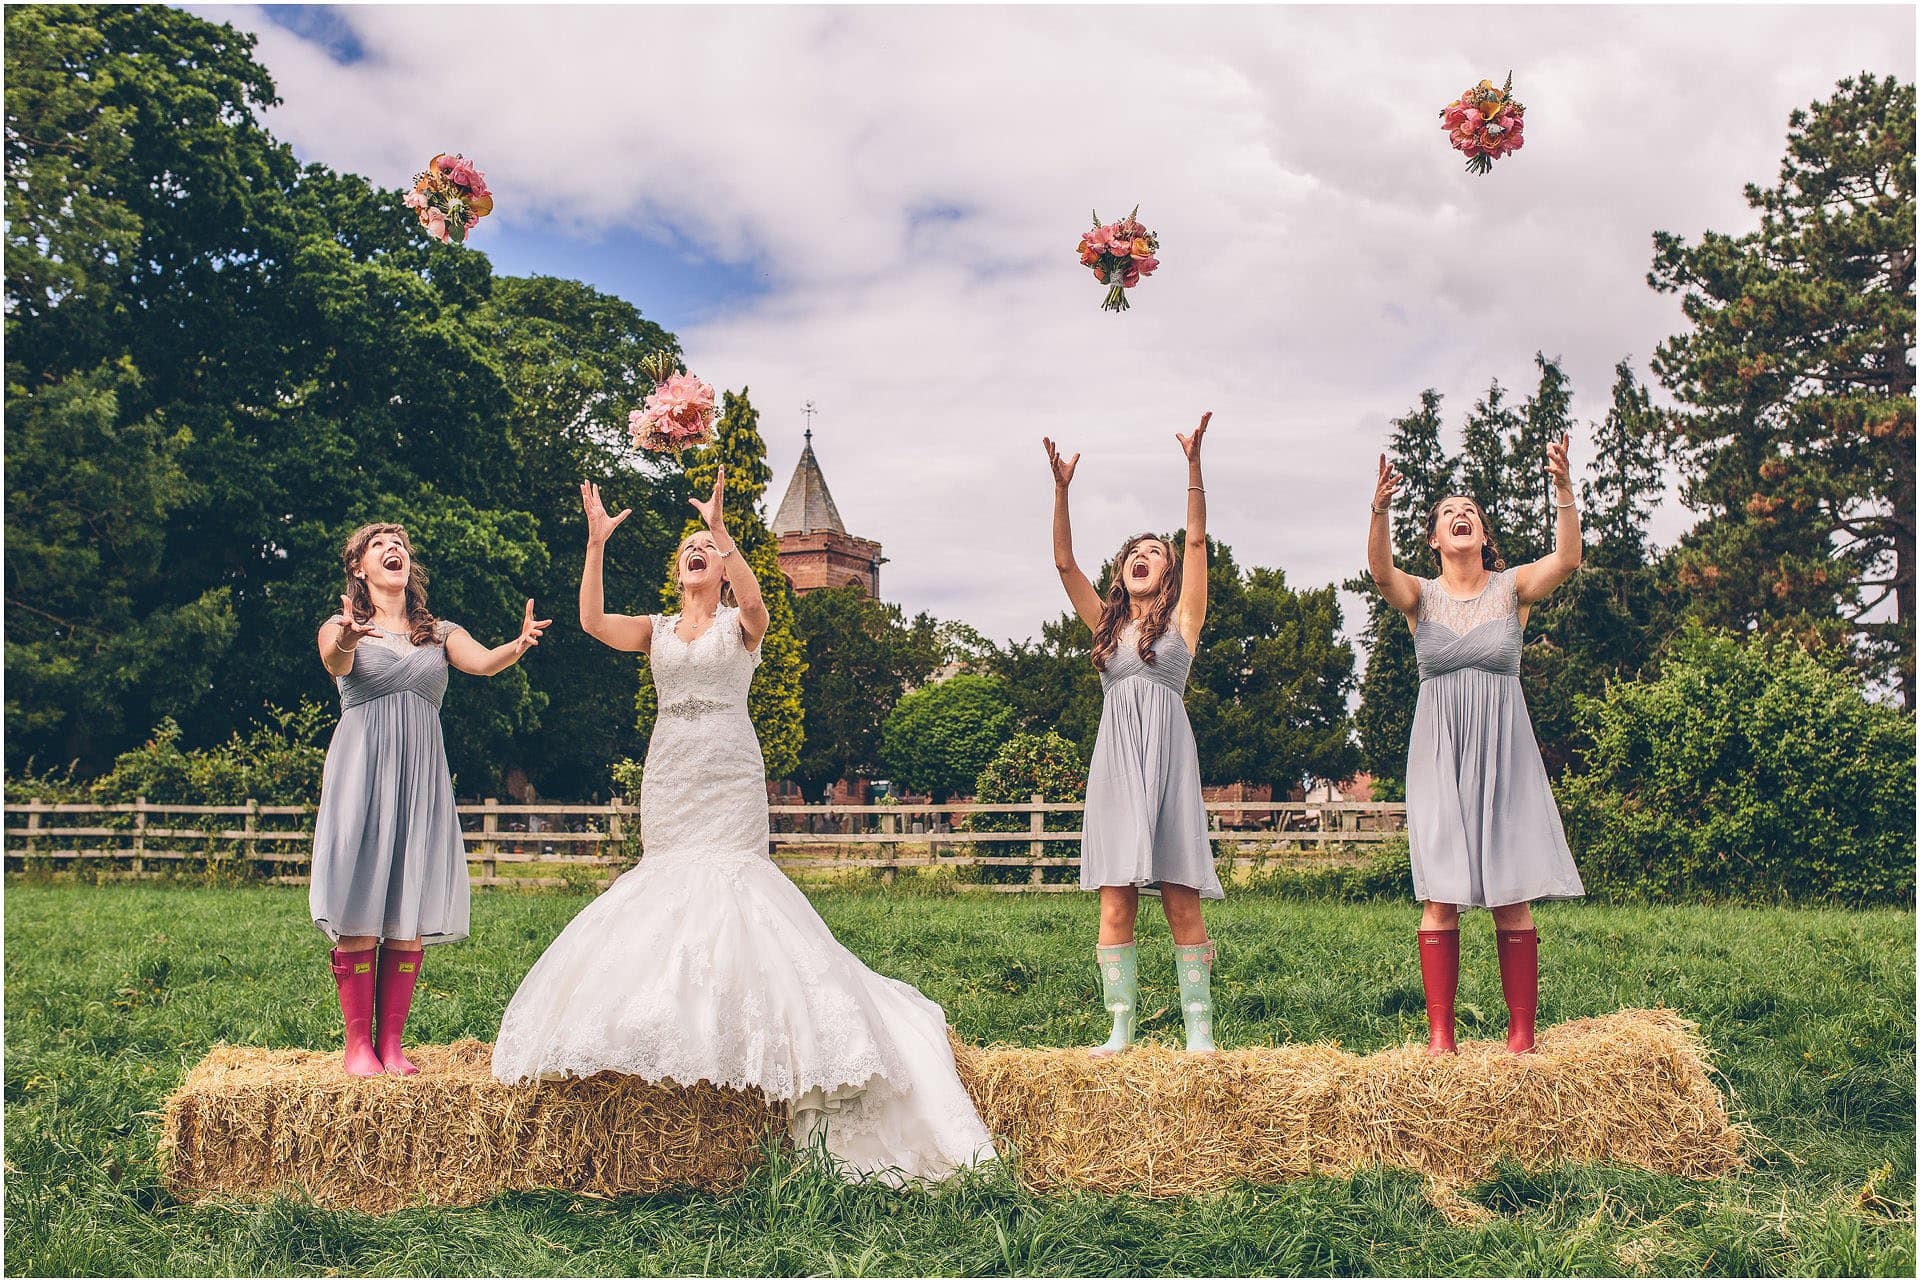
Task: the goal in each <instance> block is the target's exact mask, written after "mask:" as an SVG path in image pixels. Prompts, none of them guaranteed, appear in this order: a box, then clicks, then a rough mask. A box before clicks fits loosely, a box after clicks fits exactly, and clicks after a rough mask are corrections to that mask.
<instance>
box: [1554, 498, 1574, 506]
mask: <svg viewBox="0 0 1920 1282" xmlns="http://www.w3.org/2000/svg"><path fill="white" fill-rule="evenodd" d="M1573 502H1574V501H1573V500H1572V499H1568V500H1567V501H1566V502H1565V503H1562V502H1561V501H1560V500H1559V499H1555V500H1554V501H1553V505H1554V506H1555V507H1572V506H1573Z"/></svg>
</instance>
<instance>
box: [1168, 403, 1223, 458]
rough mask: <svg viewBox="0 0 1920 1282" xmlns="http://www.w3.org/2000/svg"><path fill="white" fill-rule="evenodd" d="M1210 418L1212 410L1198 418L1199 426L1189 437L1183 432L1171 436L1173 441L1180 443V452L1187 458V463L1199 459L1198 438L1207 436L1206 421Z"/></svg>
mask: <svg viewBox="0 0 1920 1282" xmlns="http://www.w3.org/2000/svg"><path fill="white" fill-rule="evenodd" d="M1212 417H1213V411H1212V410H1208V411H1207V412H1206V413H1205V414H1202V415H1201V416H1200V426H1198V427H1196V428H1194V429H1193V434H1192V435H1190V436H1189V435H1187V434H1186V433H1183V432H1175V433H1174V434H1173V439H1174V440H1176V441H1178V442H1180V451H1181V453H1183V454H1185V455H1186V456H1187V462H1189V463H1192V462H1195V461H1197V460H1198V459H1199V457H1200V438H1201V437H1203V436H1205V435H1206V434H1207V420H1209V419H1211V418H1212Z"/></svg>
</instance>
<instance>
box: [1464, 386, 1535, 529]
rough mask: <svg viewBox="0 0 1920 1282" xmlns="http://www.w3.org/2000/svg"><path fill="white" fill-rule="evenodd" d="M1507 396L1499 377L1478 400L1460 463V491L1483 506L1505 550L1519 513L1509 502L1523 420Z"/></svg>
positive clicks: (1491, 526)
mask: <svg viewBox="0 0 1920 1282" xmlns="http://www.w3.org/2000/svg"><path fill="white" fill-rule="evenodd" d="M1506 397H1507V391H1506V389H1505V388H1504V387H1501V386H1500V380H1499V379H1497V378H1496V379H1494V380H1493V382H1492V384H1491V385H1489V386H1488V388H1487V394H1486V395H1485V396H1484V397H1482V398H1481V399H1480V400H1479V401H1477V402H1475V404H1474V407H1473V412H1472V413H1471V414H1469V415H1467V423H1466V429H1465V431H1464V432H1463V433H1462V434H1461V438H1460V464H1459V470H1460V489H1461V491H1462V492H1463V493H1465V494H1466V495H1467V496H1468V497H1469V498H1471V499H1472V500H1473V501H1474V502H1475V503H1478V504H1479V505H1480V510H1481V512H1483V513H1484V514H1485V515H1486V519H1487V526H1488V528H1489V529H1491V530H1492V531H1493V534H1494V537H1495V538H1496V539H1497V540H1499V541H1500V542H1501V543H1502V545H1503V550H1504V544H1505V541H1506V534H1507V527H1508V525H1510V524H1511V523H1512V522H1513V520H1514V518H1515V517H1516V515H1517V513H1515V512H1514V511H1512V510H1511V503H1510V499H1511V497H1512V495H1513V493H1514V485H1513V482H1512V475H1511V473H1512V466H1513V448H1512V442H1513V439H1514V437H1515V436H1516V435H1518V434H1519V431H1520V426H1521V421H1522V420H1521V417H1520V415H1519V413H1518V412H1517V411H1516V410H1515V409H1514V408H1513V407H1512V406H1511V405H1508V404H1507V403H1506Z"/></svg>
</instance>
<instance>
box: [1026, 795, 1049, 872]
mask: <svg viewBox="0 0 1920 1282" xmlns="http://www.w3.org/2000/svg"><path fill="white" fill-rule="evenodd" d="M1033 804H1034V805H1035V806H1044V805H1046V804H1047V799H1046V797H1044V796H1043V795H1041V794H1040V793H1037V792H1036V793H1034V794H1033ZM1046 830H1047V812H1046V811H1044V810H1034V811H1031V812H1030V813H1029V814H1028V815H1027V832H1028V833H1029V834H1033V835H1034V836H1035V837H1036V838H1037V836H1038V834H1040V833H1043V832H1045V831H1046ZM1046 850H1047V846H1046V843H1045V842H1043V841H1039V840H1037V839H1036V840H1033V841H1029V842H1028V843H1027V858H1029V859H1044V858H1046ZM1046 880H1047V870H1046V869H1045V868H1042V867H1041V866H1040V865H1039V864H1037V863H1036V864H1035V865H1034V866H1033V874H1032V875H1031V876H1030V877H1028V878H1027V882H1028V884H1030V885H1034V886H1039V885H1043V884H1045V882H1046Z"/></svg>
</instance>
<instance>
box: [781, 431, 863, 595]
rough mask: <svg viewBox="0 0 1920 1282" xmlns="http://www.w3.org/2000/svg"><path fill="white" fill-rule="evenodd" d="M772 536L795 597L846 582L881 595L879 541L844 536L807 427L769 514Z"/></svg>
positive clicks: (844, 527) (845, 533)
mask: <svg viewBox="0 0 1920 1282" xmlns="http://www.w3.org/2000/svg"><path fill="white" fill-rule="evenodd" d="M773 536H774V537H775V538H777V539H779V540H780V572H781V573H782V574H784V575H785V576H786V579H787V582H788V583H789V584H790V585H791V586H792V587H793V590H794V593H795V594H796V595H798V596H805V595H806V594H807V593H809V592H811V591H813V590H814V589H816V588H837V587H842V586H844V585H846V584H852V585H853V586H854V587H857V588H859V589H861V590H862V591H864V592H865V593H866V594H867V595H868V596H871V597H876V598H877V597H878V596H879V595H880V563H881V562H882V561H884V560H886V558H885V557H883V556H881V555H880V545H879V544H878V543H875V542H873V541H872V540H871V539H861V538H855V537H854V536H853V535H851V534H848V533H847V527H846V526H845V525H844V524H843V523H842V522H841V520H840V509H839V508H837V507H835V506H834V504H833V495H832V493H831V492H829V491H828V489H827V478H826V477H824V476H822V475H821V474H820V460H819V459H817V458H815V457H814V454H813V429H812V428H808V429H807V444H806V448H805V449H803V450H801V451H800V463H799V465H798V466H797V467H795V468H794V469H793V480H791V481H789V482H788V483H787V495H786V497H785V498H783V499H781V500H780V510H779V511H778V512H777V513H776V514H775V515H774V518H773Z"/></svg>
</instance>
